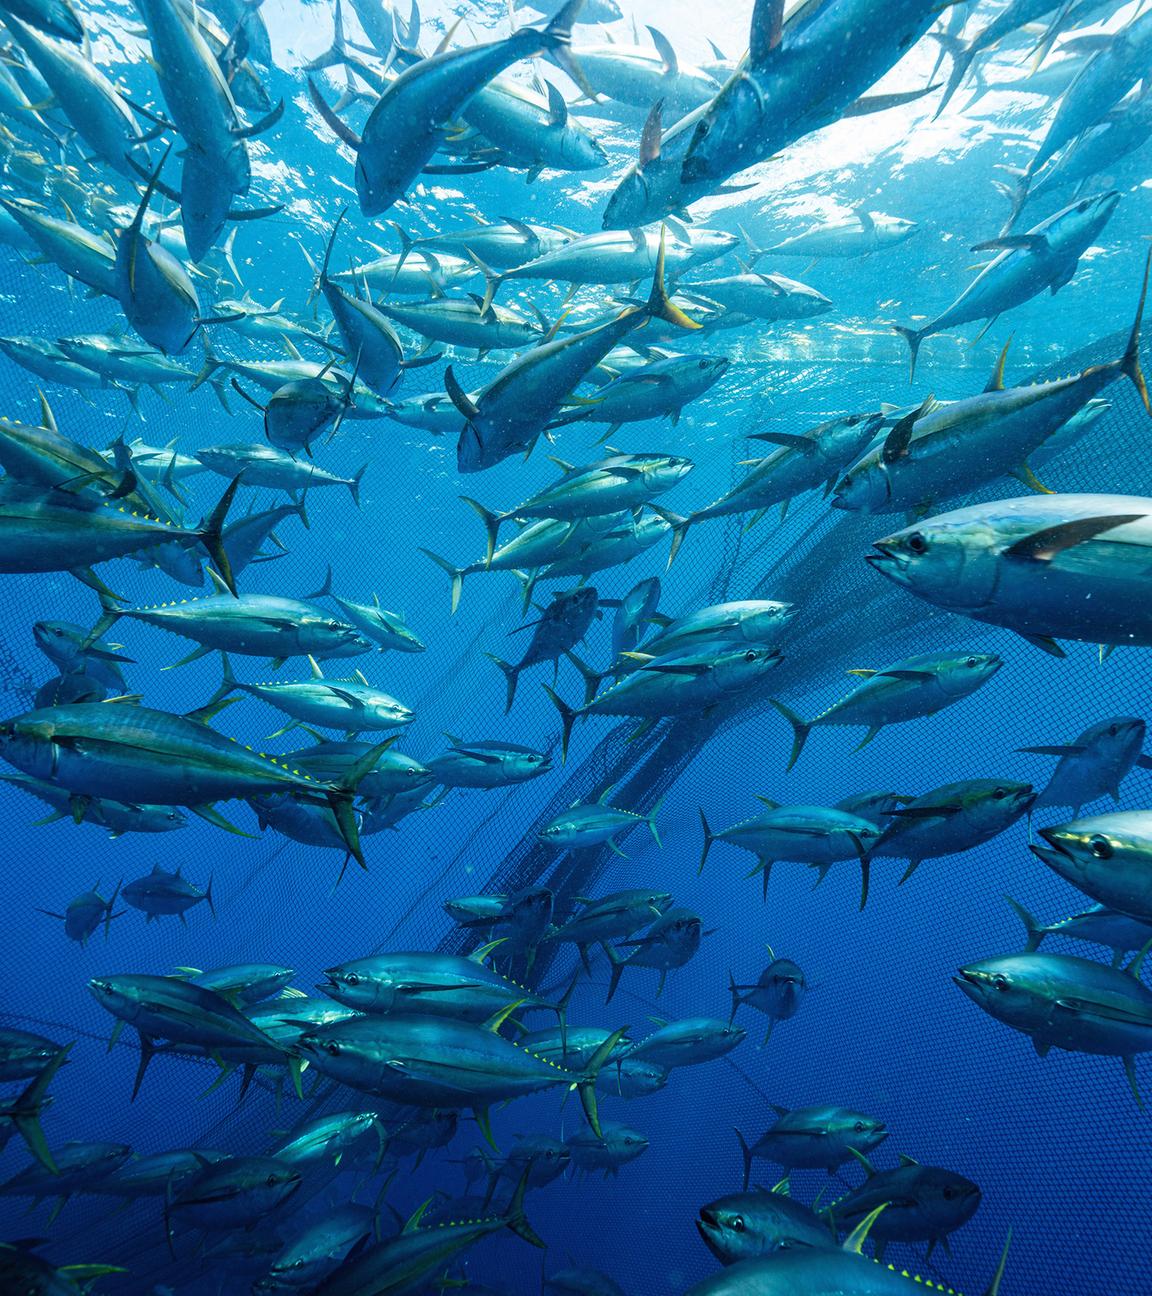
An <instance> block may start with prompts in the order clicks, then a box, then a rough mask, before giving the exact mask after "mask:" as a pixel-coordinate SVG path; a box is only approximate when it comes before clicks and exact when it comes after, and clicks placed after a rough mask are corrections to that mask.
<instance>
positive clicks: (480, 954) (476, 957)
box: [468, 936, 508, 964]
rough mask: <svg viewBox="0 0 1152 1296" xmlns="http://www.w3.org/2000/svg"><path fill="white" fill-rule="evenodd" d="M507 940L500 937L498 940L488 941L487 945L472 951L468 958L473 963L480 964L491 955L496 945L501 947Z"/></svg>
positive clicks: (504, 937) (505, 937)
mask: <svg viewBox="0 0 1152 1296" xmlns="http://www.w3.org/2000/svg"><path fill="white" fill-rule="evenodd" d="M507 939H508V937H507V936H501V937H500V938H499V939H498V940H494V941H489V942H488V944H487V945H481V946H480V948H479V949H478V950H473V951H472V953H471V954H469V955H468V957H469V958H470V959H471V960H472V962H473V963H481V964H482V963H483V962H484V960H485V959H486V958H487V957H488V955H489V954H491V953H492V951H493V950H494V949H495V948H496V947H497V946H498V945H503V944H504V942H505V941H506V940H507Z"/></svg>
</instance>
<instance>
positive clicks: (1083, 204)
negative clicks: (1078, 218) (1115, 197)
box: [1076, 198, 1092, 212]
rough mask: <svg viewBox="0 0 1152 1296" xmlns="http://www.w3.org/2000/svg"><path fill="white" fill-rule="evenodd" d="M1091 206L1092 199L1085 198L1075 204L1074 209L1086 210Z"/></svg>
mask: <svg viewBox="0 0 1152 1296" xmlns="http://www.w3.org/2000/svg"><path fill="white" fill-rule="evenodd" d="M1091 206H1092V199H1091V198H1085V199H1084V201H1083V202H1080V203H1077V204H1076V210H1077V211H1078V212H1086V211H1088V210H1089V209H1090V208H1091Z"/></svg>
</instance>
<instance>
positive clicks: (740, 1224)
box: [732, 1215, 745, 1233]
mask: <svg viewBox="0 0 1152 1296" xmlns="http://www.w3.org/2000/svg"><path fill="white" fill-rule="evenodd" d="M744 1228H745V1225H744V1216H743V1215H733V1217H732V1232H733V1233H743V1232H744Z"/></svg>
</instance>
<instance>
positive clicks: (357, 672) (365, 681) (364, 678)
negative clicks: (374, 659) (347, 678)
mask: <svg viewBox="0 0 1152 1296" xmlns="http://www.w3.org/2000/svg"><path fill="white" fill-rule="evenodd" d="M352 673H353V674H354V675H355V676H356V678H357V680H359V682H360V683H361V684H363V685H364V687H365V688H371V687H372V686H371V685H370V684H369V683H368V678H367V676H366V675H365V674H364V672H363V671H362V670H359V669H357V670H355V671H353V672H352Z"/></svg>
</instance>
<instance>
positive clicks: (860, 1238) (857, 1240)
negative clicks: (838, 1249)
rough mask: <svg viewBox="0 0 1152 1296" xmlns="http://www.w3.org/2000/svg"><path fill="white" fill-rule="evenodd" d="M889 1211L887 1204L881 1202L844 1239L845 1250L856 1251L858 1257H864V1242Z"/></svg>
mask: <svg viewBox="0 0 1152 1296" xmlns="http://www.w3.org/2000/svg"><path fill="white" fill-rule="evenodd" d="M887 1209H888V1203H887V1202H881V1203H880V1205H879V1206H877V1207H876V1209H875V1210H874V1211H872V1212H871V1214H869V1215H865V1216H864V1218H863V1219H862V1220H861V1221H860V1223H859V1224H857V1225H856V1227H855V1228H854V1229H853V1230H852V1232H851V1233H849V1234H848V1236H847V1237H846V1238H845V1239H844V1250H845V1251H854V1252H855V1253H856V1254H857V1255H862V1254H863V1251H864V1241H865V1239H866V1238H867V1237H868V1234H869V1233H870V1232H871V1231H872V1225H873V1224H875V1223H876V1221H877V1220H878V1219H879V1218H880V1215H881V1213H882V1212H883V1211H886V1210H887Z"/></svg>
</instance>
